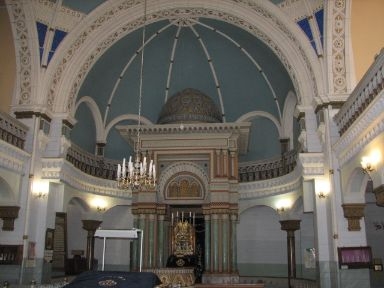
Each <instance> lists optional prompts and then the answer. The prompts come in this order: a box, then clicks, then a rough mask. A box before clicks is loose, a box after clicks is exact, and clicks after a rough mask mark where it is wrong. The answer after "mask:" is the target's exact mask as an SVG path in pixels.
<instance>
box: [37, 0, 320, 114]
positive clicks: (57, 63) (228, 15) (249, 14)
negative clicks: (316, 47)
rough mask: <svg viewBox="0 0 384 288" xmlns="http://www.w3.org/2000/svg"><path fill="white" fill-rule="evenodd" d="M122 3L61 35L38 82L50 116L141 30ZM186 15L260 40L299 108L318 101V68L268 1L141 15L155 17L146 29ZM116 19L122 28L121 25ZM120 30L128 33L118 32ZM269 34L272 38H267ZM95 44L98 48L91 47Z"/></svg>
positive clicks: (169, 4) (186, 2) (168, 2)
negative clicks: (108, 54)
mask: <svg viewBox="0 0 384 288" xmlns="http://www.w3.org/2000/svg"><path fill="white" fill-rule="evenodd" d="M122 1H123V0H116V1H113V2H111V1H108V2H105V4H103V5H100V6H99V7H98V8H97V9H95V10H94V11H93V12H92V13H90V14H89V15H88V16H87V17H86V18H85V20H84V22H83V23H81V24H80V25H78V26H77V27H76V28H75V29H74V30H73V31H72V32H71V33H70V34H69V35H67V37H66V38H65V39H64V41H63V42H62V44H61V45H60V47H59V49H58V50H57V51H56V54H55V56H54V58H53V59H52V61H51V63H50V65H49V67H48V70H49V71H48V72H49V73H47V74H46V75H48V77H50V79H47V81H44V83H46V86H45V87H44V91H42V92H43V93H44V95H46V97H47V99H46V101H47V103H48V105H49V108H50V109H52V110H53V111H54V112H64V113H68V112H69V113H70V112H71V111H72V108H73V107H72V104H71V103H72V102H73V101H74V98H75V97H76V93H77V89H79V87H80V86H81V83H82V81H83V80H84V78H85V75H86V74H87V73H88V71H89V69H90V68H91V67H92V65H93V64H94V63H95V62H96V61H97V59H98V58H99V57H100V56H101V55H102V53H104V52H105V51H106V50H107V49H108V48H109V47H111V45H113V44H114V43H116V42H117V41H118V40H119V39H121V38H122V37H124V36H125V35H127V34H129V33H130V32H131V31H133V30H134V29H137V28H139V26H140V25H141V24H142V22H141V21H140V20H139V21H138V19H140V17H141V16H142V11H143V10H142V5H141V4H137V5H136V4H135V3H136V2H135V3H134V4H132V7H129V9H125V8H124V9H121V8H120V9H118V7H119V6H120V7H126V5H121V4H122V3H121V2H122ZM219 2H220V3H219ZM135 5H136V6H135ZM234 6H235V7H234ZM202 7H203V8H202ZM176 8H188V9H178V10H176ZM186 10H188V11H192V12H193V13H195V14H194V15H193V16H195V17H199V16H201V17H210V18H216V19H219V20H222V21H226V22H228V23H231V24H233V25H236V26H239V27H241V28H243V29H244V30H247V31H248V32H250V33H252V34H253V35H255V37H258V38H259V39H260V40H262V41H263V42H264V43H265V44H266V45H268V46H269V47H270V48H271V49H272V50H273V52H274V53H275V54H276V56H277V57H279V59H280V61H281V62H282V64H283V65H284V66H285V67H286V69H287V71H288V73H289V74H290V77H291V80H292V82H293V83H294V85H295V90H296V92H297V94H298V97H299V102H300V104H302V105H311V104H312V103H313V98H314V97H317V96H321V95H323V91H324V89H323V81H322V73H321V67H320V65H319V63H318V59H317V58H316V55H315V52H314V51H313V49H312V47H311V46H310V44H309V43H308V41H307V39H306V38H305V36H304V35H303V33H302V32H301V31H300V30H299V28H298V27H297V25H296V24H295V23H292V22H291V21H289V20H288V18H286V16H285V15H284V14H283V13H282V12H281V11H280V10H279V9H278V8H277V7H275V6H274V5H273V4H272V3H269V1H258V2H250V3H248V5H246V4H244V3H235V2H233V1H231V0H221V1H205V0H193V1H190V0H178V1H175V0H158V1H152V2H149V3H148V8H147V11H148V12H147V15H151V14H154V13H156V14H157V16H159V17H160V18H159V17H156V19H153V18H151V17H149V19H148V21H147V23H150V22H153V21H158V20H160V19H165V18H167V17H168V18H170V17H173V18H174V17H177V16H178V15H175V14H176V13H181V12H180V11H184V12H183V13H185V11H186ZM211 12H214V13H211ZM199 13H200V14H199ZM165 14H166V15H167V16H164V15H165ZM179 16H181V14H179ZM191 16H192V15H191ZM161 17H163V18H161ZM121 19H124V20H125V22H123V23H122V22H121ZM95 23H97V25H95ZM123 25H124V26H125V27H126V28H129V29H121V28H122V27H121V26H123ZM272 27H273V29H272ZM122 30H124V32H122ZM272 30H273V31H274V32H275V33H271V31H272ZM84 32H87V33H84ZM116 35H117V36H116ZM114 37H115V38H114ZM95 39H97V41H98V43H96V44H98V45H95ZM68 62H70V63H76V64H77V65H69V64H68ZM293 67H294V69H293ZM55 93H58V94H57V95H56V94H55ZM63 110H64V111H63Z"/></svg>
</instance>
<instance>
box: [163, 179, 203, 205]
mask: <svg viewBox="0 0 384 288" xmlns="http://www.w3.org/2000/svg"><path fill="white" fill-rule="evenodd" d="M165 191H166V195H165V196H166V197H165V198H166V199H179V198H188V199H190V198H199V199H201V198H202V197H203V186H202V184H201V182H200V181H199V180H197V179H196V178H195V177H194V176H192V175H178V176H176V177H175V178H173V179H172V180H171V181H170V182H169V184H168V185H167V188H166V190H165Z"/></svg>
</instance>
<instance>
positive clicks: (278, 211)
mask: <svg viewBox="0 0 384 288" xmlns="http://www.w3.org/2000/svg"><path fill="white" fill-rule="evenodd" d="M276 211H277V213H279V214H281V213H283V212H284V211H285V208H284V207H280V208H276Z"/></svg>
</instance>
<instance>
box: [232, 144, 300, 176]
mask: <svg viewBox="0 0 384 288" xmlns="http://www.w3.org/2000/svg"><path fill="white" fill-rule="evenodd" d="M296 160H297V153H296V150H292V151H290V152H288V153H286V154H284V155H282V156H281V157H276V158H272V159H265V160H261V161H254V162H245V163H239V182H252V181H259V180H267V179H272V178H276V177H281V176H284V175H286V174H288V173H290V172H292V171H293V169H295V167H296Z"/></svg>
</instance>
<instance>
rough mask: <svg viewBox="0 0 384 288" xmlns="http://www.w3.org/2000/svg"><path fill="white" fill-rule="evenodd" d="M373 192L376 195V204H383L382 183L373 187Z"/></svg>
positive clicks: (383, 186) (383, 185)
mask: <svg viewBox="0 0 384 288" xmlns="http://www.w3.org/2000/svg"><path fill="white" fill-rule="evenodd" d="M373 193H375V196H376V205H377V206H384V184H382V185H380V186H379V187H376V188H375V189H373Z"/></svg>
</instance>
